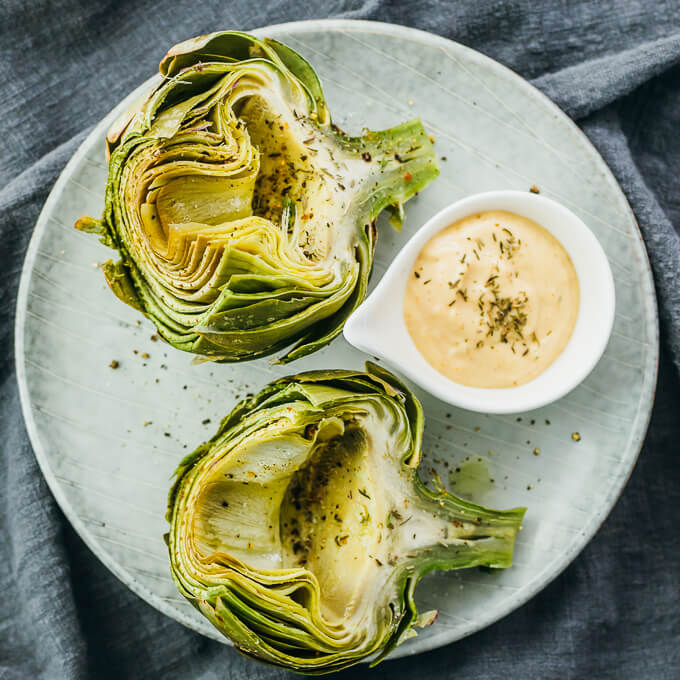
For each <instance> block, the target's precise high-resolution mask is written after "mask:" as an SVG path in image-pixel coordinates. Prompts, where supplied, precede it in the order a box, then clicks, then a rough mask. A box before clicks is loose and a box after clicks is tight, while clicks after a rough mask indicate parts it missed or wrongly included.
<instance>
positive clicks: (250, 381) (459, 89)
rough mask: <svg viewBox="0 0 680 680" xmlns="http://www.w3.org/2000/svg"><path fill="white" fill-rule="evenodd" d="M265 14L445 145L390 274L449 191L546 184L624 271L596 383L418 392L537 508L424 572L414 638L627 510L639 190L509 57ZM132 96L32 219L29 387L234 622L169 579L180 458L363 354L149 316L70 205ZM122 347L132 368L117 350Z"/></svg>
mask: <svg viewBox="0 0 680 680" xmlns="http://www.w3.org/2000/svg"><path fill="white" fill-rule="evenodd" d="M216 28H229V27H228V26H224V27H216ZM258 33H259V34H261V35H267V36H272V37H276V38H278V39H279V40H282V41H284V42H286V43H288V44H289V45H290V46H291V47H293V48H294V49H296V50H298V51H299V52H301V53H302V54H303V55H304V56H305V57H306V58H307V59H309V61H310V62H311V63H312V64H313V65H314V67H315V68H316V69H317V72H318V73H319V75H320V77H321V80H322V82H323V85H324V89H325V91H326V95H327V99H328V101H329V104H330V109H331V111H332V112H334V114H335V118H336V122H337V123H339V124H340V125H341V127H343V128H345V129H346V130H348V131H354V132H358V130H359V129H360V128H361V127H362V126H364V125H365V126H367V127H371V128H374V129H381V128H383V127H388V126H390V125H392V124H395V123H398V122H400V121H402V120H404V119H407V118H409V117H412V116H415V115H419V116H421V118H422V119H423V122H424V124H425V126H426V127H427V128H428V130H429V131H430V132H431V133H432V134H433V135H434V136H435V137H436V148H437V150H438V154H439V155H440V156H442V157H445V158H446V159H445V160H442V162H441V168H442V174H441V176H440V178H439V179H437V180H436V181H435V182H434V184H433V185H431V186H430V187H428V188H427V189H426V190H425V191H424V192H423V193H422V194H421V195H420V196H419V197H418V198H416V199H415V200H413V201H411V202H409V204H408V206H407V223H406V226H405V230H404V232H405V233H402V234H396V233H394V232H393V231H392V230H391V229H390V227H389V226H388V225H387V223H382V224H380V238H379V242H378V248H377V255H376V265H375V270H374V274H373V283H374V284H375V282H376V281H377V280H379V278H380V276H381V274H382V272H383V271H384V270H385V268H386V265H387V264H388V263H389V262H390V261H391V260H392V258H393V257H394V255H395V253H397V251H398V250H399V247H400V246H401V244H403V243H405V242H406V240H407V239H408V237H409V236H410V235H411V234H412V233H413V232H414V231H415V230H417V229H418V227H419V225H421V224H423V223H424V222H425V220H427V218H428V217H430V216H431V215H433V214H434V213H435V212H437V211H438V210H439V209H440V208H441V207H442V206H443V205H445V204H447V203H450V202H451V201H453V200H455V199H457V198H460V197H463V196H465V195H467V194H470V193H473V192H478V191H487V190H491V189H521V190H528V189H529V187H530V186H531V185H533V184H535V185H537V186H538V187H539V189H540V191H541V193H542V194H545V195H547V196H550V197H552V198H555V199H557V200H558V201H561V202H562V203H564V204H565V205H567V206H568V207H569V208H571V209H572V210H574V211H575V212H576V213H577V214H578V215H579V216H580V217H581V218H582V219H583V220H584V221H585V222H586V223H587V224H588V225H589V226H590V228H591V229H592V230H593V231H594V232H595V234H596V235H597V237H598V238H599V239H600V241H601V243H602V245H603V247H604V249H605V251H606V252H607V255H608V257H609V261H610V263H611V267H612V270H613V272H614V277H615V281H616V298H617V307H618V310H617V314H616V322H615V325H614V332H613V335H612V338H611V340H610V343H609V346H608V348H607V350H606V352H605V354H604V357H603V359H602V360H601V361H600V363H599V364H598V365H597V367H596V368H595V370H594V371H593V372H592V374H591V375H590V376H589V377H588V379H587V380H586V381H585V383H583V384H582V385H581V386H580V387H578V388H577V389H576V390H574V391H573V392H572V393H571V394H569V395H568V396H567V397H565V398H564V399H562V400H561V401H559V402H557V403H555V404H553V405H551V406H549V407H547V408H544V409H541V410H539V411H535V412H532V413H527V414H524V415H522V419H521V421H520V420H519V419H518V418H517V416H507V417H504V416H485V415H481V414H475V413H470V412H465V411H456V410H454V409H451V408H450V407H447V406H446V405H444V404H442V403H440V402H438V401H436V400H435V399H434V398H432V397H429V396H427V395H424V394H421V395H420V396H421V397H422V399H423V402H424V405H425V412H426V415H427V421H426V438H425V445H426V450H427V457H426V464H425V468H427V466H428V465H432V466H434V467H436V468H438V469H439V470H440V473H441V475H442V478H443V479H448V478H449V477H448V475H449V473H452V475H451V481H452V482H453V481H455V482H457V483H456V485H454V486H453V487H452V489H453V490H454V491H458V492H459V493H461V495H469V496H471V497H472V498H474V499H475V500H476V501H479V502H481V503H483V504H486V505H490V506H492V507H496V508H503V507H512V506H517V505H526V506H528V508H529V510H528V512H527V515H526V522H525V525H524V530H523V531H522V533H521V534H520V536H519V539H518V541H517V550H516V559H515V565H514V566H513V568H512V569H509V570H507V571H504V572H502V573H495V574H489V573H483V572H481V571H478V570H472V571H469V572H458V573H452V574H439V575H433V576H431V577H429V578H427V579H425V580H424V581H423V582H422V583H421V585H420V588H419V591H418V596H419V600H420V603H421V605H422V608H423V610H425V609H429V608H438V609H439V610H440V615H439V619H438V621H437V622H436V624H435V625H433V626H432V627H430V628H429V629H428V630H426V631H424V632H423V633H421V634H420V635H419V636H418V637H417V638H415V639H414V640H411V641H409V642H408V643H407V644H405V645H404V646H403V647H400V648H399V649H398V651H397V652H396V654H395V656H399V655H405V654H414V653H417V652H421V651H424V650H427V649H432V648H434V647H437V646H440V645H443V644H445V643H448V642H451V641H453V640H457V639H459V638H461V637H463V636H465V635H468V634H470V633H472V632H473V631H475V630H478V629H480V628H482V627H483V626H486V625H488V624H490V623H491V622H493V621H495V620H496V619H498V618H500V617H501V616H504V615H505V614H507V613H508V612H510V611H512V610H513V609H515V608H516V607H518V606H519V605H521V604H522V603H523V602H526V601H527V600H528V599H529V598H530V597H531V596H532V595H534V594H535V593H536V592H538V591H539V590H540V589H541V588H543V587H544V586H545V585H546V584H547V583H548V582H549V581H550V580H551V579H553V578H554V577H555V576H556V575H557V574H558V573H559V572H560V571H561V570H562V569H564V568H565V566H566V565H567V564H569V562H570V561H571V560H573V559H574V557H575V556H576V555H577V554H578V552H579V551H580V550H581V549H582V548H583V546H584V545H585V544H586V543H587V541H588V540H589V539H590V538H591V537H592V536H593V534H594V533H595V531H596V530H597V528H598V527H599V526H600V524H601V523H602V521H603V520H604V518H605V517H606V515H607V513H608V512H609V511H610V510H611V508H612V505H613V504H614V502H615V501H616V498H617V497H618V495H619V493H620V492H621V489H622V488H623V486H624V484H625V482H626V479H627V478H628V475H629V474H630V472H631V469H632V467H633V464H634V463H635V459H636V457H637V454H638V451H639V449H640V446H641V443H642V439H643V437H644V434H645V429H646V427H647V422H648V419H649V414H650V410H651V406H652V399H653V393H654V385H655V382H656V366H657V356H658V324H657V317H656V304H655V299H654V289H653V284H652V277H651V274H650V269H649V264H648V261H647V256H646V254H645V250H644V246H643V243H642V240H641V238H640V234H639V232H638V229H637V227H636V223H635V219H634V217H633V214H632V212H631V210H630V207H629V206H628V203H627V202H626V199H625V198H624V196H623V194H622V192H621V190H620V188H619V187H618V186H617V184H616V182H615V180H614V178H613V177H612V175H611V173H610V172H609V170H608V169H607V167H606V166H605V164H604V162H603V161H602V159H601V158H600V157H599V155H598V154H597V153H596V151H595V150H594V149H593V147H592V146H591V145H590V143H589V142H588V140H587V139H586V138H585V136H584V135H583V134H582V133H581V132H580V131H579V130H578V128H577V127H576V126H575V125H573V124H572V123H571V122H570V121H569V120H568V119H567V117H566V116H564V115H563V114H562V113H561V112H560V111H559V110H558V109H557V108H556V107H555V106H554V105H553V104H551V103H550V102H549V101H548V100H547V99H546V98H545V97H543V95H541V94H540V93H539V92H538V91H536V90H535V89H534V88H532V87H531V86H530V85H528V84H527V83H526V82H525V81H524V80H522V79H521V78H520V77H519V76H517V75H516V74H514V73H512V72H510V71H509V70H507V69H506V68H504V67H503V66H501V65H499V64H497V63H496V62H494V61H491V60H490V59H488V58H487V57H484V56H482V55H481V54H479V53H477V52H474V51H472V50H470V49H467V48H465V47H463V46H462V45H458V44H456V43H454V42H450V41H448V40H445V39H442V38H439V37H436V36H433V35H429V34H427V33H422V32H419V31H415V30H411V29H408V28H403V27H398V26H391V25H387V24H378V23H370V22H353V21H312V22H304V23H295V24H285V25H281V26H274V27H270V28H266V29H262V30H261V31H258ZM187 37H188V36H187ZM168 47H169V45H168ZM161 56H162V54H161V51H159V53H158V57H159V59H160V57H161ZM143 87H148V84H147V85H146V86H143ZM141 89H143V88H140V91H141ZM135 94H137V93H133V95H131V96H132V97H134V96H135ZM124 106H125V102H123V103H122V104H121V105H120V106H119V107H118V108H117V109H116V111H113V112H112V113H111V114H110V115H109V116H107V118H106V119H105V120H103V121H102V122H101V123H100V124H99V125H98V126H97V127H96V129H95V130H94V131H93V132H92V134H91V135H90V136H89V137H88V138H87V140H86V141H85V142H84V144H83V145H82V146H81V148H80V149H79V150H78V152H77V153H76V154H75V156H74V157H73V159H72V160H71V161H70V163H69V164H68V165H67V167H66V169H65V170H64V172H63V173H62V175H61V177H60V179H59V181H58V182H57V183H56V185H55V187H54V190H53V191H52V193H51V195H50V197H49V199H48V200H47V202H46V204H45V207H44V209H43V212H42V214H41V216H40V219H39V220H38V223H37V225H36V228H35V233H34V235H33V239H32V240H31V244H30V247H29V251H28V255H27V257H26V262H25V265H24V271H23V275H22V279H21V289H20V293H19V302H18V314H17V324H16V357H17V372H18V376H19V384H20V390H21V399H22V405H23V409H24V415H25V418H26V423H27V426H28V431H29V434H30V437H31V441H32V443H33V447H34V449H35V453H36V456H37V458H38V461H39V463H40V465H41V467H42V470H43V473H44V474H45V477H46V479H47V481H48V483H49V485H50V488H51V489H52V492H53V493H54V495H55V497H56V499H57V501H58V502H59V504H60V505H61V507H62V509H63V510H64V512H65V513H66V515H67V517H68V518H69V520H70V521H71V522H72V523H73V526H74V527H75V528H76V530H77V531H78V532H79V533H80V535H81V536H82V538H83V539H84V540H85V542H86V543H87V544H88V545H89V547H90V548H91V549H92V550H93V551H94V552H95V553H96V554H97V555H98V556H99V558H100V559H101V560H102V562H104V564H105V565H106V566H107V567H108V568H109V569H110V570H111V571H113V573H115V574H116V576H118V578H120V579H121V580H122V581H123V582H124V583H126V584H127V585H128V586H129V587H130V588H131V589H132V590H134V591H135V592H136V593H137V594H138V595H139V596H140V597H142V598H144V599H145V600H146V601H147V602H149V603H150V604H151V605H153V606H154V607H156V608H157V609H159V610H161V611H162V612H164V613H165V614H167V615H168V616H171V617H173V618H174V619H176V620H178V621H181V622H182V623H184V624H186V625H187V626H190V627H191V628H193V629H195V630H197V631H199V632H201V633H203V634H205V635H207V636H209V637H213V638H217V639H220V638H219V636H218V635H217V633H216V632H215V630H214V629H213V628H212V626H211V625H210V624H209V623H208V622H207V621H206V620H205V619H203V618H202V617H201V616H200V615H199V614H198V613H197V612H196V611H195V610H194V609H193V608H192V607H191V606H190V605H189V604H188V603H187V602H185V601H184V600H183V599H182V598H181V597H180V596H179V595H178V594H177V592H176V591H175V587H174V585H173V583H172V581H171V580H170V574H169V569H168V559H167V553H166V549H165V545H164V543H163V539H162V535H163V533H164V532H165V531H166V529H167V526H166V523H165V520H164V513H165V503H166V492H167V489H168V486H169V483H170V481H169V480H170V476H171V474H172V473H173V471H174V469H175V466H176V464H177V462H178V460H179V459H180V457H181V456H182V455H183V454H185V453H186V452H187V450H191V449H193V448H194V446H195V445H196V444H198V443H199V442H201V441H203V440H204V439H206V438H207V437H208V436H210V435H212V433H213V431H214V430H215V428H216V426H217V422H218V421H219V419H220V418H221V417H222V416H223V415H224V414H225V413H227V411H229V410H230V409H231V407H232V406H233V405H234V403H235V402H236V401H237V400H238V398H239V397H242V396H244V395H245V394H246V393H248V392H251V391H255V390H257V389H258V388H260V387H261V386H262V385H263V384H264V383H266V382H267V381H269V380H270V379H272V378H274V377H276V376H279V375H283V374H285V373H287V372H294V371H301V370H305V369H309V368H320V367H322V368H330V367H333V368H336V367H343V366H347V367H350V366H351V367H359V366H362V364H363V362H364V360H365V359H366V358H367V357H365V356H362V355H361V354H360V353H359V352H358V351H356V350H354V349H353V348H352V347H350V346H349V345H348V344H347V343H346V342H345V341H344V340H343V339H342V337H340V338H337V339H336V340H335V341H334V342H333V343H332V344H331V346H330V347H328V348H326V349H325V350H323V351H321V352H319V353H317V354H315V355H313V356H312V357H310V358H308V359H304V360H301V361H298V362H297V363H295V364H294V365H293V366H289V367H284V368H281V367H272V366H270V365H269V363H268V362H267V360H260V361H255V362H251V363H248V364H238V365H209V364H203V365H200V366H194V365H191V357H190V356H189V355H187V354H184V353H182V352H178V351H175V350H173V349H172V348H171V347H168V346H166V345H164V344H162V343H161V342H152V340H151V339H150V338H151V335H152V334H153V332H154V329H153V328H152V326H151V325H150V324H149V323H148V322H146V321H144V320H141V317H140V315H139V314H137V313H135V312H134V311H133V310H131V309H130V308H128V307H126V306H124V305H123V304H122V303H120V302H119V301H118V300H117V299H116V298H115V297H114V296H113V295H112V294H111V293H110V292H109V291H108V289H107V288H106V285H105V283H104V277H103V275H102V273H101V272H100V271H99V270H98V269H97V266H96V265H97V263H98V262H100V261H103V260H105V259H108V258H109V257H111V251H109V250H107V249H106V248H104V247H103V246H99V245H98V244H97V242H96V240H95V239H92V238H91V237H88V236H86V235H83V234H80V233H78V232H76V231H75V230H74V229H73V227H72V225H73V222H74V221H75V220H76V218H78V217H79V216H80V215H83V214H88V215H96V214H98V213H99V212H100V211H101V209H102V206H103V192H104V184H105V181H106V165H105V160H104V136H105V132H106V129H107V127H108V126H109V124H110V122H111V121H112V120H113V119H114V117H115V116H116V113H117V111H119V110H120V109H121V108H122V107H124ZM584 294H586V295H587V294H588V291H584ZM147 354H148V358H147ZM112 360H117V361H119V362H120V368H119V369H118V370H112V369H111V368H109V364H110V363H111V361H112ZM208 421H210V422H208ZM548 421H549V422H550V424H549V425H548ZM573 432H579V433H580V436H581V440H580V441H579V442H575V441H574V440H573V439H572V433H573ZM534 449H540V455H534ZM491 451H493V455H491ZM456 468H460V470H461V472H459V473H456V472H455V470H456ZM490 479H493V480H494V481H493V482H490V481H489V480H490Z"/></svg>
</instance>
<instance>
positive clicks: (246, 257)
mask: <svg viewBox="0 0 680 680" xmlns="http://www.w3.org/2000/svg"><path fill="white" fill-rule="evenodd" d="M160 71H161V74H162V75H163V81H162V83H161V84H160V85H158V87H156V88H155V89H154V90H153V92H151V94H150V95H148V97H146V98H145V99H144V100H143V101H142V102H139V103H138V104H137V105H136V106H135V107H133V109H132V110H131V111H128V112H126V113H125V114H124V115H123V116H122V117H121V118H120V120H119V121H117V122H116V123H115V124H114V126H113V127H112V128H111V130H110V131H109V134H108V138H107V141H108V148H109V152H110V159H109V179H108V183H107V188H106V204H105V210H104V214H103V217H102V219H101V220H96V219H94V218H90V217H84V218H81V219H80V220H79V221H78V222H77V223H76V227H77V228H78V229H81V230H84V231H88V232H94V233H97V234H99V235H100V236H101V237H102V241H103V242H104V243H105V244H107V245H109V246H111V247H112V248H115V249H117V250H118V251H119V253H120V257H121V259H120V261H118V262H115V263H114V262H112V261H109V262H107V263H105V265H104V266H103V269H104V273H105V275H106V279H107V281H108V283H109V285H110V286H111V288H112V289H113V291H114V293H115V294H116V295H117V296H118V297H119V298H120V299H121V300H123V301H124V302H126V303H127V304H129V305H131V306H132V307H135V308H137V309H139V310H141V311H142V312H143V313H144V314H146V315H147V316H148V317H149V318H150V319H152V320H153V322H154V323H155V324H156V326H157V327H158V331H159V333H160V335H161V336H162V337H163V338H165V339H166V340H167V341H168V342H169V343H170V344H172V345H174V346H175V347H177V348H179V349H182V350H185V351H188V352H193V353H195V354H200V355H205V356H206V357H209V358H211V359H213V360H217V361H240V360H246V359H252V358H255V357H260V356H264V355H267V354H271V353H275V352H279V351H280V350H283V349H284V348H286V347H289V350H288V351H287V352H285V353H284V355H283V357H282V358H281V361H291V360H293V359H296V358H298V357H301V356H303V355H305V354H308V353H310V352H313V351H315V350H317V349H319V348H320V347H322V346H323V345H325V344H326V343H328V342H329V341H330V340H331V339H332V338H333V337H335V336H336V335H337V334H338V333H339V332H340V331H341V329H342V326H343V323H344V321H345V319H346V318H347V317H348V315H349V314H350V313H351V311H352V310H353V309H354V308H355V307H356V306H357V305H358V304H359V303H360V302H361V300H363V298H364V296H365V294H366V285H367V281H368V276H369V272H370V269H371V264H372V259H373V251H374V246H375V238H376V230H375V219H376V217H377V215H378V213H380V212H381V211H382V210H383V209H384V208H386V207H389V208H391V209H392V211H393V218H394V221H395V224H397V225H398V224H400V221H401V218H402V216H403V210H402V206H403V203H404V202H405V201H406V200H408V199H409V198H410V197H411V196H413V195H414V194H415V193H416V192H418V191H419V190H420V189H422V188H423V187H424V186H425V185H426V184H428V183H429V182H430V181H431V180H432V179H434V178H435V177H436V176H437V174H438V169H437V166H436V162H435V158H434V151H433V148H432V144H431V143H430V140H429V138H428V136H427V135H426V134H425V131H424V130H423V127H422V125H421V124H420V122H419V121H418V120H412V121H410V122H407V123H404V124H403V125H400V126H398V127H395V128H392V129H390V130H384V131H382V132H370V131H365V133H364V134H363V136H361V137H349V136H347V135H345V134H344V133H342V132H341V131H340V130H339V129H338V128H336V127H335V126H333V125H332V123H331V118H330V114H329V112H328V109H327V108H326V103H325V101H324V97H323V93H322V90H321V85H320V83H319V80H318V78H317V76H316V74H315V73H314V71H313V69H312V67H311V66H310V65H309V64H308V63H307V62H306V61H305V60H304V59H303V58H302V57H301V56H300V55H299V54H297V53H296V52H294V51H293V50H292V49H290V48H289V47H286V46H285V45H283V44H281V43H279V42H277V41H275V40H269V39H264V40H260V39H258V38H255V37H254V36H251V35H247V34H245V33H235V32H222V33H213V34H211V35H207V36H202V37H199V38H195V39H193V40H188V41H186V42H183V43H180V44H179V45H176V46H175V47H173V48H172V49H171V50H170V52H168V54H167V56H166V57H165V58H164V59H163V61H162V62H161V64H160ZM291 345H294V346H293V347H292V348H290V346H291Z"/></svg>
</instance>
